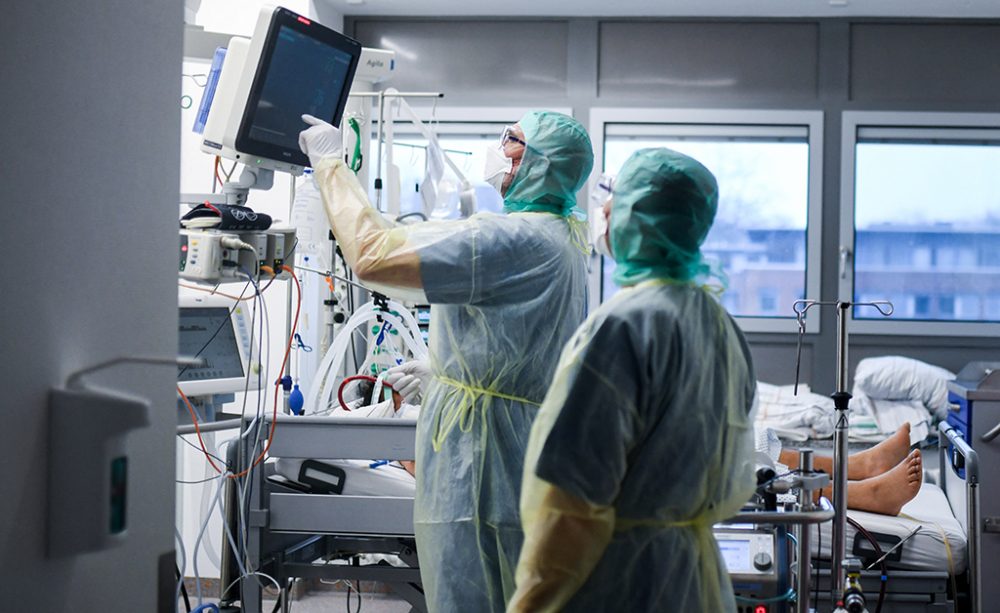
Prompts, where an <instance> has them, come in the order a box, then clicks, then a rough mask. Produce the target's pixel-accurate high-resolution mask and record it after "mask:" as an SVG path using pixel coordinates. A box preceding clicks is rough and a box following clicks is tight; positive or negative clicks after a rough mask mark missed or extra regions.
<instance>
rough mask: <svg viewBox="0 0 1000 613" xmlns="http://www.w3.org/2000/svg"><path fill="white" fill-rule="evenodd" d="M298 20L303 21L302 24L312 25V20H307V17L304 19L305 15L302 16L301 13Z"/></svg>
mask: <svg viewBox="0 0 1000 613" xmlns="http://www.w3.org/2000/svg"><path fill="white" fill-rule="evenodd" d="M298 20H299V23H304V24H306V25H307V26H311V25H312V22H311V21H309V20H308V19H306V18H305V17H302V16H301V15H300V16H299V17H298Z"/></svg>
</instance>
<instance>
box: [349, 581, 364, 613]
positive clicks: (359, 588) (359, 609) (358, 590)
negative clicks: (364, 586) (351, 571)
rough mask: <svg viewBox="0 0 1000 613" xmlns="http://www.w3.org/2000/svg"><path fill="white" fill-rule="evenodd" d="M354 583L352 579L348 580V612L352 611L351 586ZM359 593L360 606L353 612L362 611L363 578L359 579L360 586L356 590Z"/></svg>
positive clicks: (358, 612)
mask: <svg viewBox="0 0 1000 613" xmlns="http://www.w3.org/2000/svg"><path fill="white" fill-rule="evenodd" d="M352 587H354V584H353V583H351V581H350V580H348V581H347V613H352V612H351V588H352ZM355 591H356V592H357V593H358V608H357V610H355V611H354V612H353V613H361V580H360V579H359V580H358V587H357V589H356V590H355Z"/></svg>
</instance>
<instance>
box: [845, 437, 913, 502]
mask: <svg viewBox="0 0 1000 613" xmlns="http://www.w3.org/2000/svg"><path fill="white" fill-rule="evenodd" d="M923 476H924V467H923V464H922V461H921V458H920V452H919V451H918V450H916V449H914V450H913V451H911V452H910V455H908V456H906V459H905V460H903V461H902V462H900V463H899V464H897V465H896V466H895V467H894V468H893V469H892V470H890V471H888V472H886V473H883V474H881V475H879V476H877V477H872V478H870V479H865V480H863V481H851V482H849V483H848V484H847V508H849V509H856V510H858V511H869V512H871V513H882V514H884V515H899V511H900V509H902V508H903V505H904V504H906V503H907V502H909V501H911V500H913V498H914V497H916V495H917V492H919V491H920V483H921V481H922V480H923Z"/></svg>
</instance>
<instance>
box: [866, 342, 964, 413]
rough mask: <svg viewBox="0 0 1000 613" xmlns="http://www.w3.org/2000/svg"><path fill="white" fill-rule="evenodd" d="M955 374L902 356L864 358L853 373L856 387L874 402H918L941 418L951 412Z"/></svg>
mask: <svg viewBox="0 0 1000 613" xmlns="http://www.w3.org/2000/svg"><path fill="white" fill-rule="evenodd" d="M954 378H955V374H954V373H952V372H949V371H947V370H945V369H943V368H940V367H938V366H932V365H931V364H927V363H926V362H921V361H920V360H914V359H913V358H905V357H903V356H898V355H892V356H881V357H877V358H865V359H863V360H861V361H860V362H859V363H858V368H857V370H855V372H854V386H855V388H857V389H859V390H861V391H862V392H864V393H865V394H867V395H868V396H869V397H871V398H873V399H875V400H918V401H920V402H922V403H923V404H924V406H926V407H927V409H928V410H929V411H930V412H931V413H933V414H934V415H935V416H937V417H938V418H939V419H941V418H943V416H944V415H947V411H948V381H950V380H952V379H954Z"/></svg>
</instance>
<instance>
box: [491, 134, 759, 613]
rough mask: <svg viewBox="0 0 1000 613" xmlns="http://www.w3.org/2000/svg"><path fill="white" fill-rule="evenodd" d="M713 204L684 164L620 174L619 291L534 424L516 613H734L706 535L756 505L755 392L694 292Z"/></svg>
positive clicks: (641, 161) (746, 369)
mask: <svg viewBox="0 0 1000 613" xmlns="http://www.w3.org/2000/svg"><path fill="white" fill-rule="evenodd" d="M717 202H718V189H717V185H716V181H715V177H713V176H712V174H711V173H710V172H709V171H708V170H707V169H706V168H705V167H704V166H702V165H701V164H700V163H698V162H697V161H695V160H693V159H691V158H689V157H687V156H685V155H682V154H680V153H677V152H674V151H671V150H669V149H643V150H640V151H638V152H636V153H635V154H634V155H632V156H631V157H630V158H629V159H628V161H627V162H625V165H624V166H623V167H622V169H621V172H620V175H619V180H618V181H617V183H616V184H615V185H614V188H613V191H612V196H611V204H610V223H609V226H610V236H609V238H610V251H611V253H612V254H613V256H614V259H615V262H616V263H617V267H616V270H615V280H616V281H617V283H618V284H619V285H621V286H623V287H624V289H623V290H622V291H620V292H619V293H618V294H617V295H615V296H614V297H613V298H612V299H611V300H609V301H608V302H606V303H604V304H603V305H601V307H600V308H599V309H597V310H596V311H595V312H594V313H593V314H592V315H591V316H590V317H589V318H588V319H587V321H586V322H584V324H583V325H582V326H581V327H580V328H579V330H577V332H576V334H575V335H574V336H573V339H572V340H571V341H570V343H569V344H568V345H567V347H566V349H565V351H564V352H563V354H562V357H561V359H560V362H559V367H558V370H557V372H556V375H555V379H554V381H553V383H552V387H551V389H550V390H549V392H548V394H547V396H546V398H545V402H544V403H543V405H542V408H541V410H540V412H539V415H538V417H537V418H536V420H535V424H534V426H533V428H532V431H531V439H530V442H529V444H528V453H527V456H526V459H525V473H524V484H523V489H522V493H521V517H522V522H523V524H524V531H525V542H524V548H523V550H522V552H521V558H520V561H519V563H518V567H517V592H516V594H515V596H514V598H513V600H512V601H511V603H510V606H509V608H508V611H560V610H566V611H691V612H712V613H715V612H720V611H733V610H735V603H734V600H733V592H732V588H731V586H730V583H729V577H728V575H727V573H726V569H725V566H724V565H723V562H722V560H721V558H720V554H719V550H718V547H717V545H716V543H715V539H714V538H713V537H712V524H713V523H714V522H716V521H718V520H720V519H722V518H725V517H727V516H730V515H732V514H733V513H735V512H737V511H738V510H739V508H740V506H741V505H742V504H743V503H745V502H746V501H747V500H748V499H749V498H750V495H751V494H752V493H753V478H752V477H753V464H752V460H751V455H752V452H753V442H752V427H751V426H752V422H751V416H750V415H749V413H750V410H751V407H752V403H753V399H754V390H755V384H754V373H753V366H752V364H751V360H750V353H749V349H748V347H747V344H746V342H745V340H744V338H743V335H742V334H741V333H740V331H739V329H738V328H737V327H736V324H735V323H734V321H733V320H732V318H731V317H730V316H729V315H728V314H727V313H726V312H725V311H724V310H723V308H722V307H721V306H720V305H719V303H718V301H717V300H716V298H715V296H713V295H712V293H711V292H709V291H706V289H704V288H703V287H701V286H700V285H699V283H700V282H701V281H702V280H703V277H705V275H706V273H707V272H708V267H707V266H706V265H705V264H704V263H703V262H702V258H701V253H700V250H699V248H700V245H701V243H702V241H703V240H704V239H705V236H706V234H708V230H709V228H710V227H711V225H712V220H713V218H714V216H715V211H716V206H717ZM607 208H608V207H605V210H607ZM596 213H597V214H598V215H599V214H601V212H600V211H597V212H596ZM605 237H608V235H607V234H605Z"/></svg>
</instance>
